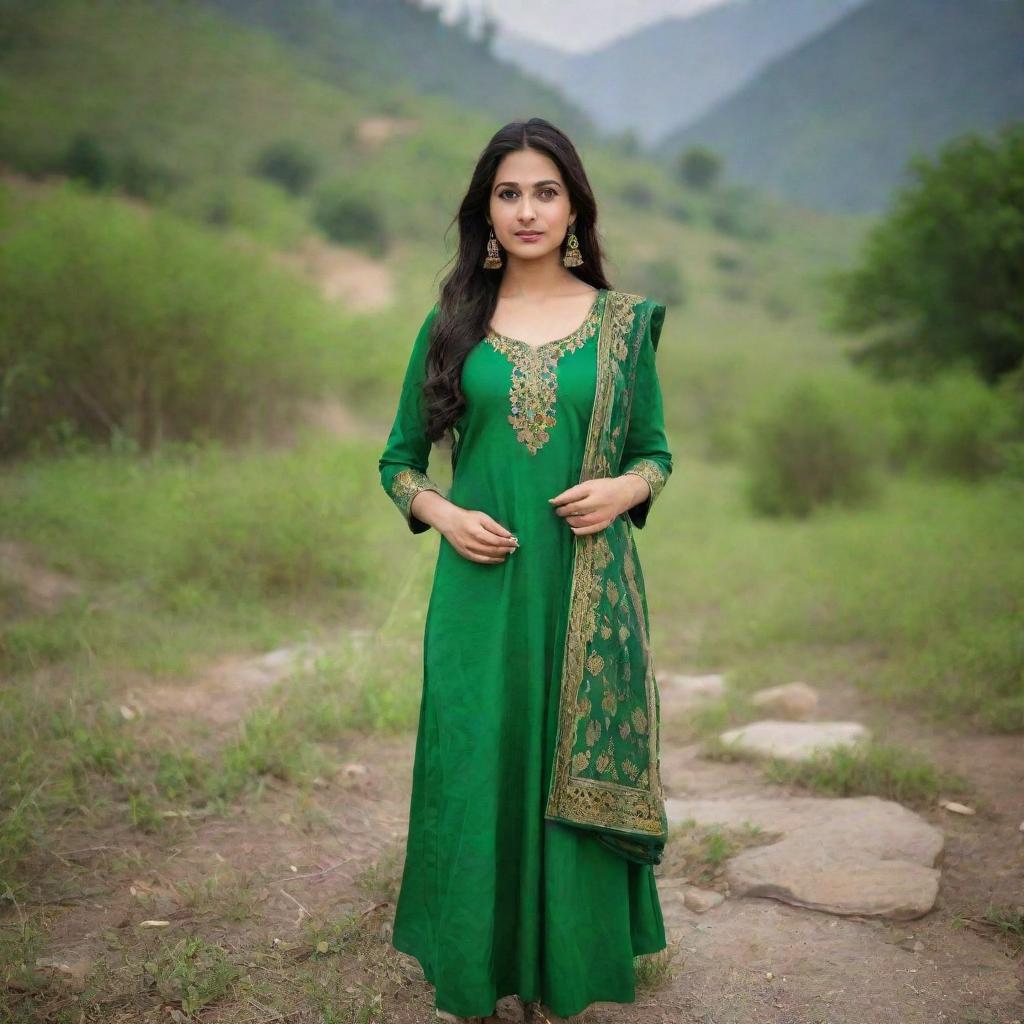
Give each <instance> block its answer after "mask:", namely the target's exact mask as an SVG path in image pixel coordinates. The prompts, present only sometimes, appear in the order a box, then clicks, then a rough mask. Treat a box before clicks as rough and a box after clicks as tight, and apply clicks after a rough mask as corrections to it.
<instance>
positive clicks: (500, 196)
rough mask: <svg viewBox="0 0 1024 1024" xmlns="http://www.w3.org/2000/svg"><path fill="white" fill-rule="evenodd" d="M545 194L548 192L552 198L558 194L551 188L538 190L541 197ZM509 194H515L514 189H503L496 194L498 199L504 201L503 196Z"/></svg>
mask: <svg viewBox="0 0 1024 1024" xmlns="http://www.w3.org/2000/svg"><path fill="white" fill-rule="evenodd" d="M545 192H550V193H551V195H552V196H556V195H558V193H557V192H556V191H555V190H554V189H553V188H542V189H541V190H540V194H541V195H543V194H544V193H545ZM509 193H512V195H515V194H516V190H515V189H514V188H504V189H502V190H501V191H500V192H499V193H498V196H499V198H501V199H504V198H505V196H507V195H508V194H509Z"/></svg>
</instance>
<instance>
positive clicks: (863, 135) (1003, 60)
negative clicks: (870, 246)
mask: <svg viewBox="0 0 1024 1024" xmlns="http://www.w3.org/2000/svg"><path fill="white" fill-rule="evenodd" d="M1022 39H1024V8H1022V7H1021V5H1020V4H1018V3H1015V2H1013V0H977V2H976V3H972V4H965V3H962V2H961V0H871V2H869V3H867V4H865V5H864V6H863V7H861V8H859V9H858V10H855V11H853V12H852V13H851V14H849V15H848V16H847V17H846V18H844V19H843V20H842V21H841V22H839V23H838V24H836V25H835V26H834V27H832V28H831V29H829V30H828V31H827V32H825V33H823V34H821V35H819V36H817V37H816V38H814V39H812V40H810V41H809V42H807V43H806V44H805V45H803V46H801V47H800V48H799V49H798V50H797V51H796V52H794V53H792V54H789V55H787V56H785V57H783V58H782V59H780V60H778V61H776V62H775V63H773V64H772V65H771V66H770V67H769V68H767V69H766V70H765V71H764V72H762V73H761V74H760V75H758V77H757V78H756V79H755V80H754V81H753V82H751V83H750V84H749V85H747V86H746V87H744V88H743V89H741V90H740V91H739V92H737V93H736V94H735V95H733V96H731V97H730V98H729V99H727V100H725V101H724V102H722V103H721V104H719V105H718V106H717V107H715V109H713V110H712V111H710V112H709V113H707V114H706V115H705V116H704V117H702V118H700V119H699V120H698V121H697V122H695V123H694V124H692V125H690V126H689V127H687V128H685V129H684V130H683V131H681V132H678V133H675V134H674V135H673V136H671V138H670V139H669V140H667V141H666V142H665V144H664V145H663V146H662V147H661V150H662V152H663V153H664V154H666V155H672V154H674V153H676V152H678V151H679V150H681V149H682V148H684V147H685V146H687V145H690V144H692V143H703V144H704V145H708V146H710V147H712V148H713V149H715V150H716V151H718V152H719V153H720V154H721V155H722V156H723V157H724V158H725V161H726V171H727V177H728V178H729V179H731V180H733V181H741V182H745V183H748V184H752V185H756V186H759V187H762V188H765V189H767V190H771V191H773V192H775V193H777V194H779V195H781V196H783V197H786V198H788V199H790V200H793V201H796V202H798V203H802V204H806V205H809V206H812V207H817V208H820V209H833V210H844V211H849V212H873V211H876V210H878V209H879V208H880V207H881V206H882V205H883V204H884V202H885V201H886V198H887V197H888V195H889V193H890V192H891V190H892V189H893V187H894V186H896V185H898V184H899V183H900V182H901V181H902V180H904V179H903V174H904V166H905V163H906V161H907V159H908V158H909V157H910V156H911V154H913V153H916V152H920V153H926V154H930V153H933V152H934V151H935V150H937V149H938V147H939V146H940V145H941V144H942V143H944V142H946V141H947V140H949V139H950V138H952V137H954V136H956V135H958V134H961V133H963V132H969V131H980V132H989V131H992V130H994V129H996V128H998V127H999V126H1000V125H1002V124H1004V123H1007V122H1009V121H1012V120H1017V119H1020V118H1021V117H1022V116H1024V62H1022V61H1021V40H1022Z"/></svg>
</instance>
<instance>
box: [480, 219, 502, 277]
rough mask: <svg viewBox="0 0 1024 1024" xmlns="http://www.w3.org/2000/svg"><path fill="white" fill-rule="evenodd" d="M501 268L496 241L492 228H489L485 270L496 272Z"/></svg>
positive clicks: (499, 252)
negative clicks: (489, 234) (489, 235)
mask: <svg viewBox="0 0 1024 1024" xmlns="http://www.w3.org/2000/svg"><path fill="white" fill-rule="evenodd" d="M500 267H501V251H500V250H499V249H498V240H497V238H495V237H494V228H491V237H490V238H488V239H487V258H486V259H485V260H484V269H485V270H498V269H499V268H500Z"/></svg>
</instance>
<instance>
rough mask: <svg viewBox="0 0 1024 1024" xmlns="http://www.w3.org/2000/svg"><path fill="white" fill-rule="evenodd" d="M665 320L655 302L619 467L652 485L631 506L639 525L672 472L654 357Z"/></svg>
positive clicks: (631, 515) (639, 360)
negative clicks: (640, 499) (647, 491)
mask: <svg viewBox="0 0 1024 1024" xmlns="http://www.w3.org/2000/svg"><path fill="white" fill-rule="evenodd" d="M648 301H650V300H648ZM664 322H665V307H664V306H663V305H661V304H659V303H656V302H651V315H650V317H649V319H648V323H647V327H646V328H645V330H644V336H643V338H642V339H641V341H640V351H639V353H638V354H637V364H636V379H635V383H634V391H633V404H632V406H631V408H630V416H629V427H628V429H627V432H626V440H625V443H624V445H623V450H622V461H621V463H620V468H619V472H620V474H623V475H625V474H626V473H633V474H635V475H636V476H641V477H643V478H644V480H646V481H647V483H648V485H649V486H650V493H649V494H648V496H647V497H646V498H645V499H644V500H643V501H642V502H640V503H639V504H637V505H634V506H633V507H632V508H630V509H629V518H630V519H631V520H632V523H633V525H634V526H635V527H636V528H637V529H642V528H643V527H644V525H646V523H647V516H648V514H649V513H650V511H651V507H652V506H653V505H654V503H655V501H657V499H658V495H659V494H660V493H661V490H662V488H663V487H664V486H665V483H666V481H667V480H668V478H669V475H670V474H671V473H672V453H671V452H670V451H669V447H668V439H667V437H666V435H665V414H664V406H663V403H662V394H661V382H660V381H659V380H658V370H657V366H656V365H655V359H654V355H655V352H656V351H657V349H658V341H659V340H660V338H661V328H662V325H663V324H664Z"/></svg>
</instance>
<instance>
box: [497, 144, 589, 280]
mask: <svg viewBox="0 0 1024 1024" xmlns="http://www.w3.org/2000/svg"><path fill="white" fill-rule="evenodd" d="M489 213H490V220H491V225H492V227H493V228H494V234H495V237H496V238H497V239H498V243H499V244H500V245H501V247H502V248H503V249H504V250H505V251H506V252H507V253H508V254H509V255H510V256H512V257H516V258H519V259H524V260H534V259H540V258H542V257H544V256H547V255H548V254H549V253H551V252H552V251H554V252H559V247H560V246H561V244H562V242H563V241H564V239H565V235H566V231H567V229H568V227H569V222H570V221H571V220H572V219H573V215H574V211H573V210H572V206H571V204H570V202H569V192H568V189H566V187H565V183H564V182H563V181H562V175H561V174H560V173H559V170H558V165H557V164H556V163H555V162H554V161H553V160H552V159H551V158H550V157H549V156H546V155H545V154H544V153H538V152H537V150H535V149H520V150H516V151H515V152H514V153H509V154H507V155H506V156H505V157H503V158H502V160H501V163H499V164H498V169H497V171H496V172H495V175H494V184H493V185H492V187H491V197H490V208H489ZM526 231H530V232H533V234H532V235H523V234H521V232H526Z"/></svg>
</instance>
